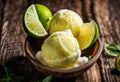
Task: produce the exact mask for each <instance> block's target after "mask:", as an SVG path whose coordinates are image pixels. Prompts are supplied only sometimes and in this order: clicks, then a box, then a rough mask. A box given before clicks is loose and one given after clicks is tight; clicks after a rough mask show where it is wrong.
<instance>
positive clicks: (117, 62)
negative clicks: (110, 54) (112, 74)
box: [115, 53, 120, 72]
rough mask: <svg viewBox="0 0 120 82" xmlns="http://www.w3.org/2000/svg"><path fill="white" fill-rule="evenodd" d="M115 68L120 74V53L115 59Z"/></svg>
mask: <svg viewBox="0 0 120 82" xmlns="http://www.w3.org/2000/svg"><path fill="white" fill-rule="evenodd" d="M115 67H116V69H117V70H118V71H119V72H120V53H119V54H118V55H117V57H116V59H115Z"/></svg>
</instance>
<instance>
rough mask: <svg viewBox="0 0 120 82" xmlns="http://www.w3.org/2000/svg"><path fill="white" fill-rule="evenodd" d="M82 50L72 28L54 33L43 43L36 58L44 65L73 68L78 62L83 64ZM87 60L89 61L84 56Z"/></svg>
mask: <svg viewBox="0 0 120 82" xmlns="http://www.w3.org/2000/svg"><path fill="white" fill-rule="evenodd" d="M80 55H81V50H80V48H79V44H78V42H77V40H76V38H75V37H74V36H73V34H72V32H71V31H70V30H65V31H58V32H54V33H52V34H51V35H50V36H49V37H48V38H47V39H46V40H45V41H44V43H43V45H42V48H41V52H38V53H37V54H36V58H37V59H38V61H39V62H41V63H42V64H44V65H48V66H50V67H56V68H71V67H75V66H76V65H77V64H78V63H79V64H82V61H83V60H81V59H80V58H81V57H80ZM84 59H85V62H87V61H88V59H87V58H86V57H84Z"/></svg>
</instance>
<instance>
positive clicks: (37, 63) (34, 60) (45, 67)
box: [24, 37, 103, 73]
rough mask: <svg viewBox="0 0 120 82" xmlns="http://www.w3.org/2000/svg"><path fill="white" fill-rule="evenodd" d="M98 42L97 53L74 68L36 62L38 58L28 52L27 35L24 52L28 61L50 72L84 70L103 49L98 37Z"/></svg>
mask: <svg viewBox="0 0 120 82" xmlns="http://www.w3.org/2000/svg"><path fill="white" fill-rule="evenodd" d="M97 42H98V45H99V46H98V50H97V52H96V54H97V55H95V56H94V57H93V58H92V59H91V60H89V61H88V62H87V63H85V64H83V65H80V66H78V67H75V68H70V69H59V68H54V67H49V66H46V65H43V64H41V63H39V62H38V60H37V59H36V58H35V56H33V55H32V53H31V52H30V50H29V48H28V45H29V44H30V43H29V42H28V37H27V38H26V40H25V45H24V46H25V54H26V56H27V57H28V59H29V60H30V62H32V64H33V63H34V64H36V65H37V66H39V68H40V69H44V70H49V71H51V72H55V73H72V72H75V71H79V70H84V69H86V68H87V67H90V66H91V65H92V64H94V63H95V62H96V60H98V58H99V57H100V55H101V53H102V50H103V45H102V42H101V40H100V38H98V40H97Z"/></svg>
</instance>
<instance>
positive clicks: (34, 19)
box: [24, 4, 48, 38]
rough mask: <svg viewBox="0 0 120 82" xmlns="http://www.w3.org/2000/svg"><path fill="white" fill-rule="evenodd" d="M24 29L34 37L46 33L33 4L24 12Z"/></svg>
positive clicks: (39, 36) (42, 35)
mask: <svg viewBox="0 0 120 82" xmlns="http://www.w3.org/2000/svg"><path fill="white" fill-rule="evenodd" d="M24 29H25V31H26V32H27V33H28V34H29V35H30V36H32V37H34V38H41V37H44V36H46V35H47V34H48V33H47V32H46V30H45V29H44V27H43V25H42V23H41V22H40V20H39V18H38V15H37V12H36V9H35V5H34V4H32V5H30V6H29V7H28V9H27V10H26V12H25V14H24Z"/></svg>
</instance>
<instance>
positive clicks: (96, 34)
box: [89, 20, 99, 48]
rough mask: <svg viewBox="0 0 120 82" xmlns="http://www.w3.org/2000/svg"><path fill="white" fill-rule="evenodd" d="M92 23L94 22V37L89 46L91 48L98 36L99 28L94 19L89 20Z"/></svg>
mask: <svg viewBox="0 0 120 82" xmlns="http://www.w3.org/2000/svg"><path fill="white" fill-rule="evenodd" d="M91 22H92V23H94V26H95V36H94V39H93V41H92V43H91V45H90V47H89V48H91V47H92V46H93V45H94V44H95V42H96V41H97V39H98V37H99V28H98V25H97V24H96V22H95V21H94V20H92V21H91Z"/></svg>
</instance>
